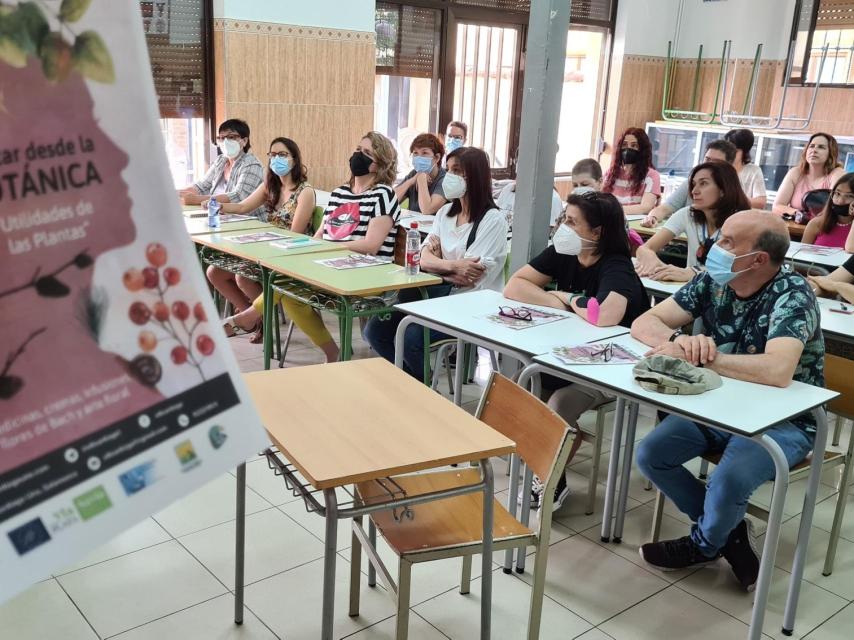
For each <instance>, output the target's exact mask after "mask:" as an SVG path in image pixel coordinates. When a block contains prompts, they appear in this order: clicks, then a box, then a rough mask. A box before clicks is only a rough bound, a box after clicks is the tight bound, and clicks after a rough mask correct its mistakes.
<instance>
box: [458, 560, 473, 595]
mask: <svg viewBox="0 0 854 640" xmlns="http://www.w3.org/2000/svg"><path fill="white" fill-rule="evenodd" d="M470 591H471V556H469V555H466V556H463V570H462V575H461V576H460V593H461V594H463V595H467V594H468V593H469V592H470Z"/></svg>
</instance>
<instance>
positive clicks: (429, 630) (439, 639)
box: [348, 611, 447, 640]
mask: <svg viewBox="0 0 854 640" xmlns="http://www.w3.org/2000/svg"><path fill="white" fill-rule="evenodd" d="M396 622H397V620H396V618H387V619H385V620H383V621H382V622H380V623H377V624H375V625H373V626H371V627H368V628H367V629H364V630H362V631H359V632H358V633H356V634H354V635H352V636H348V640H394V637H395V624H396ZM446 638H447V636H446V635H444V634H443V633H441V632H440V631H439V630H438V629H436V627H434V626H432V625H431V624H430V623H429V622H427V621H426V620H425V619H424V618H422V617H421V616H419V615H418V614H417V613H415V612H414V611H410V613H409V640H446Z"/></svg>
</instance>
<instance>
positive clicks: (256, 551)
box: [181, 509, 323, 589]
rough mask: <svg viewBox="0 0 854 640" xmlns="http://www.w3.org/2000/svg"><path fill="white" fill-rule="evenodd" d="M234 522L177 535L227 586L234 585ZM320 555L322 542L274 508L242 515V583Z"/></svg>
mask: <svg viewBox="0 0 854 640" xmlns="http://www.w3.org/2000/svg"><path fill="white" fill-rule="evenodd" d="M234 535H235V523H234V522H225V523H223V524H219V525H217V526H215V527H211V528H209V529H205V530H204V531H199V532H197V533H192V534H190V535H188V536H184V537H183V538H181V544H183V545H184V546H186V547H187V549H189V550H190V553H192V554H193V555H194V556H195V557H196V558H198V559H199V561H200V562H201V563H202V564H204V565H205V566H206V567H207V568H208V569H210V570H211V572H212V573H213V574H214V575H215V576H216V577H217V578H219V579H220V580H221V581H222V582H223V583H224V584H225V585H226V586H227V587H228V588H229V589H233V588H234V553H235V552H234ZM322 556H323V544H322V543H321V542H320V541H318V540H317V539H316V538H315V537H314V536H313V535H311V534H310V533H309V532H308V531H306V530H305V529H303V528H302V527H301V526H299V525H298V524H297V523H296V522H294V521H293V520H291V519H290V518H289V517H288V516H286V515H285V514H283V513H282V512H281V511H279V510H278V509H268V510H267V511H261V512H260V513H255V514H252V515H250V516H247V517H246V556H245V558H246V560H245V562H246V564H245V578H244V580H245V584H251V583H253V582H257V581H258V580H261V579H263V578H269V577H270V576H272V575H275V574H277V573H281V572H282V571H287V570H288V569H291V568H293V567H296V566H297V565H300V564H305V563H306V562H309V561H311V560H315V559H317V558H320V557H322Z"/></svg>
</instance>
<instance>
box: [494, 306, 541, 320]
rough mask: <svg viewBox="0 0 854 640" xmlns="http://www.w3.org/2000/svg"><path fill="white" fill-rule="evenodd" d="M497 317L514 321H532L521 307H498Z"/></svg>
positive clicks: (528, 313)
mask: <svg viewBox="0 0 854 640" xmlns="http://www.w3.org/2000/svg"><path fill="white" fill-rule="evenodd" d="M498 315H500V316H504V317H505V318H514V319H515V320H527V321H528V322H530V321H531V320H533V319H534V318H533V316H531V312H530V311H528V310H527V309H525V308H523V307H498Z"/></svg>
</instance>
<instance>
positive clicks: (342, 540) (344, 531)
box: [279, 489, 367, 551]
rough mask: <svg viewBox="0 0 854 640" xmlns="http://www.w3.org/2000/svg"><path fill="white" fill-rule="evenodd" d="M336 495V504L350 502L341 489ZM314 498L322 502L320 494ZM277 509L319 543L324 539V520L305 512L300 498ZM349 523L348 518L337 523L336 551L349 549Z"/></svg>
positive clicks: (313, 513) (350, 530)
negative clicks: (309, 533)
mask: <svg viewBox="0 0 854 640" xmlns="http://www.w3.org/2000/svg"><path fill="white" fill-rule="evenodd" d="M336 495H337V496H338V504H344V503H345V502H349V501H350V500H352V498H350V496H349V495H348V494H347V493H346V492H345V491H344V490H343V489H338V490H336ZM315 497H317V498H318V499H319V500H320V501H321V502H322V501H323V496H322V494H319V493H318V494H315ZM279 509H280V510H281V511H282V512H283V513H285V514H287V515H288V516H289V517H291V518H293V519H294V520H295V521H296V522H297V523H299V524H300V525H301V526H302V527H303V528H305V529H307V530H308V531H309V532H311V533H312V534H313V535H314V536H315V537H316V538H317V539H318V540H320V541H321V542H322V541H323V540H325V539H326V519H325V518H323V517H321V516H319V515H317V513H315V512H309V511H306V508H305V502H303V500H302V498H299V499H298V500H296V501H294V502H289V503H288V504H286V505H282V506H281V507H279ZM351 522H352V521H351V520H350V519H349V518H348V519H344V520H339V521H338V543H337V545H336V549H338V550H339V551H342V550H344V549H349V548H350V539H351V536H352V528H351ZM365 528H367V522H365Z"/></svg>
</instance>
